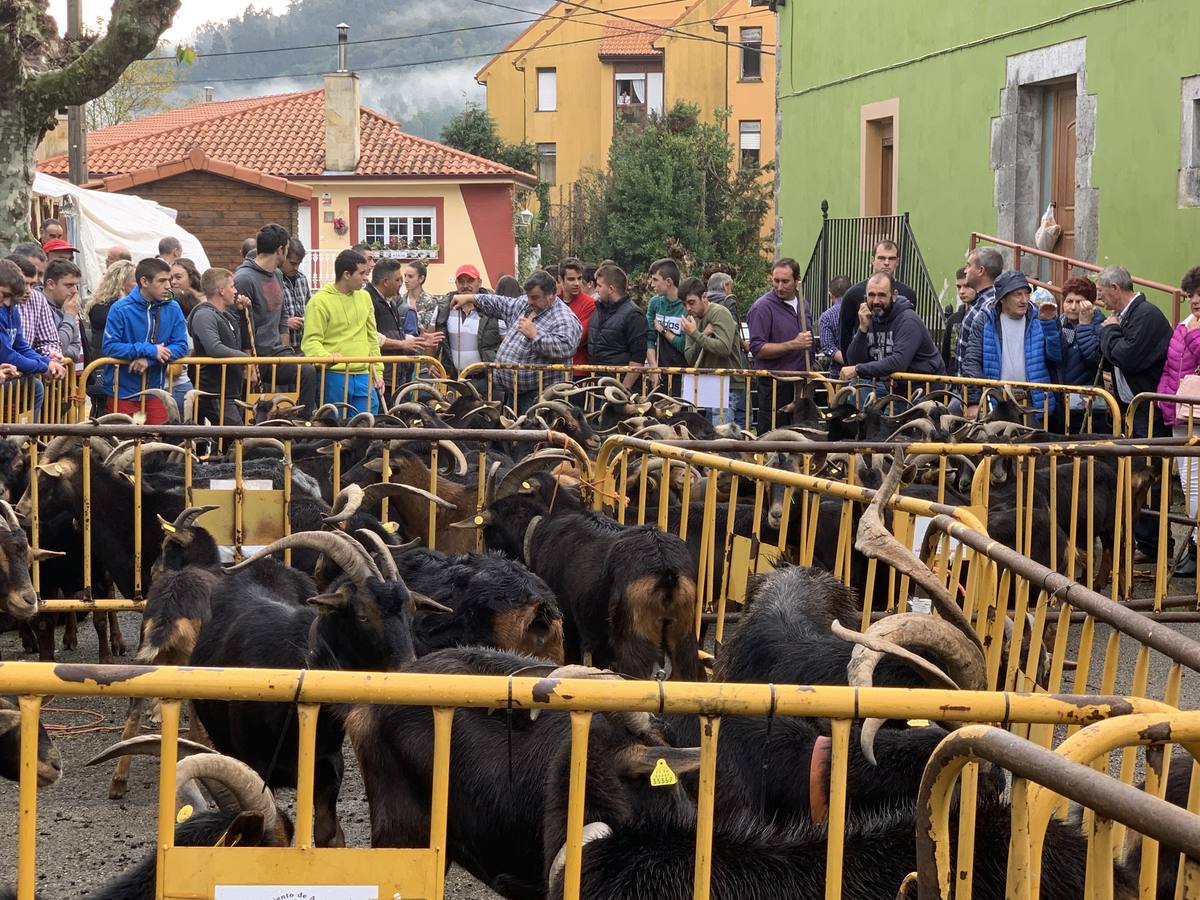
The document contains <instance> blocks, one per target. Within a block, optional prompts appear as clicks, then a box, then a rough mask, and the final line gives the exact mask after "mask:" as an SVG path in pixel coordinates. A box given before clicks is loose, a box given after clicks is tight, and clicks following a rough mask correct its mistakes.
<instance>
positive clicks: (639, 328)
mask: <svg viewBox="0 0 1200 900" xmlns="http://www.w3.org/2000/svg"><path fill="white" fill-rule="evenodd" d="M588 359H589V360H590V361H591V364H592V365H593V366H628V365H632V364H637V365H642V364H644V363H645V362H646V317H645V316H643V315H642V311H641V310H640V309H638V308H637V307H636V306H634V305H633V301H632V300H630V299H629V298H628V297H622V298H621V299H620V300H617V301H616V302H614V303H606V302H604V301H602V300H597V301H596V310H595V312H593V313H592V321H591V327H590V330H589V331H588Z"/></svg>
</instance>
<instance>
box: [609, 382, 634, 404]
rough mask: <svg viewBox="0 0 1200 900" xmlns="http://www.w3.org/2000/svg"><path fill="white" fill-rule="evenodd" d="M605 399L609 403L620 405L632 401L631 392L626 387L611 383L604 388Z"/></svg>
mask: <svg viewBox="0 0 1200 900" xmlns="http://www.w3.org/2000/svg"><path fill="white" fill-rule="evenodd" d="M604 399H605V400H607V401H608V402H609V403H616V404H617V405H618V406H622V405H624V404H626V403H628V402H629V401H630V397H629V392H628V391H627V390H625V389H624V388H618V387H614V386H613V385H611V384H610V385H606V386H605V388H604Z"/></svg>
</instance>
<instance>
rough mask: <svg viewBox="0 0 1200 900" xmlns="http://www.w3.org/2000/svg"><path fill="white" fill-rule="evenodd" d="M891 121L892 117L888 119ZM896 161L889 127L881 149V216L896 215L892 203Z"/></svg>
mask: <svg viewBox="0 0 1200 900" xmlns="http://www.w3.org/2000/svg"><path fill="white" fill-rule="evenodd" d="M888 121H889V122H890V121H891V120H890V119H889V120H888ZM893 165H894V162H893V156H892V135H891V129H890V128H889V129H888V133H887V136H886V137H885V138H884V139H883V146H882V147H880V151H879V214H880V215H881V216H892V215H895V210H894V209H893V206H894V204H893V203H892V178H893V177H894V173H893V171H892V168H893Z"/></svg>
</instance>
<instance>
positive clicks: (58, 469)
mask: <svg viewBox="0 0 1200 900" xmlns="http://www.w3.org/2000/svg"><path fill="white" fill-rule="evenodd" d="M50 471H51V472H53V473H54V474H55V475H61V474H62V471H63V470H62V466H60V465H59V464H58V463H55V464H54V465H52V466H51V467H50Z"/></svg>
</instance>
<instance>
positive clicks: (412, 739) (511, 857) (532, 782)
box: [346, 648, 699, 900]
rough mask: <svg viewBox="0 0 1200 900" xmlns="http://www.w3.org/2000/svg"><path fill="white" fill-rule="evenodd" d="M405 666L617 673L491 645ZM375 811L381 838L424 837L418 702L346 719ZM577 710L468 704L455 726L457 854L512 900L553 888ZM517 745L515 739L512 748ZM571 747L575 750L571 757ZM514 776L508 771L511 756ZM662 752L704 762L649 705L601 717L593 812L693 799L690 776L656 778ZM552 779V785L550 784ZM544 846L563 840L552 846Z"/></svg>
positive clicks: (591, 782)
mask: <svg viewBox="0 0 1200 900" xmlns="http://www.w3.org/2000/svg"><path fill="white" fill-rule="evenodd" d="M403 671H406V672H422V673H430V674H434V673H436V674H459V675H461V674H470V675H514V674H515V675H532V674H536V675H540V676H543V677H544V678H545V681H544V684H545V685H546V687H547V689H548V690H552V689H553V687H554V684H555V683H556V680H557V679H558V678H566V677H615V676H613V675H612V674H611V673H598V672H596V671H595V670H590V669H589V670H584V669H580V668H578V667H567V668H566V669H564V670H554V667H553V666H552V665H547V664H546V663H545V661H544V660H539V659H535V658H533V657H528V656H520V655H517V654H512V653H505V652H501V651H495V650H487V649H483V648H458V649H452V650H439V651H437V652H435V653H431V654H429V655H428V656H424V657H421V658H419V659H417V660H416V661H414V662H412V663H409V664H408V665H406V666H404V668H403ZM346 733H347V735H349V737H350V742H351V745H352V746H353V748H354V754H355V757H356V758H357V760H358V764H359V768H360V769H361V770H362V774H363V783H364V786H365V787H366V792H367V800H368V802H369V804H370V809H371V845H372V846H373V847H417V846H425V845H427V843H428V839H429V827H430V826H429V820H430V796H431V784H432V778H433V734H432V716H431V714H430V711H429V709H427V708H425V707H419V706H382V705H378V706H375V705H372V706H367V705H363V706H356V707H354V708H353V709H352V710H351V711H350V712H349V713H348V715H347V717H346ZM570 743H571V741H570V716H569V714H566V713H562V712H546V711H543V712H541V714H540V715H539V716H538V717H537V718H536V719H534V718H533V717H532V716H531V715H525V714H521V715H511V716H506V715H503V714H502V715H490V714H489V713H488V711H487V710H484V709H457V710H455V713H454V726H453V729H452V731H451V744H450V763H451V769H452V771H453V772H454V777H452V778H451V779H450V797H449V811H448V812H449V815H448V831H447V847H448V857H449V859H450V860H452V861H454V862H457V863H458V864H459V865H461V866H462V867H463V868H465V869H466V870H467V871H468V872H470V873H471V874H472V875H474V876H475V877H476V878H478V879H480V880H481V881H483V882H484V883H485V884H487V885H489V886H490V887H491V888H492V889H493V890H495V891H497V892H498V893H500V894H501V895H502V896H504V897H507V898H513V900H540V898H542V897H543V896H544V892H545V885H546V881H545V878H546V871H547V869H548V867H549V865H550V862H549V860H551V859H552V858H553V856H554V853H556V852H557V850H558V848H559V846H560V845H561V843H562V839H563V836H564V835H565V833H566V826H565V821H566V819H565V810H564V807H563V806H562V804H563V803H565V802H566V791H565V784H566V782H565V781H563V780H562V779H563V774H564V772H565V771H566V767H567V765H568V761H569V754H570ZM506 748H508V749H506ZM564 754H565V755H564ZM506 759H507V760H509V762H510V769H509V771H510V774H509V775H508V776H506V774H505V760H506ZM659 759H665V760H667V762H668V765H670V766H671V768H672V769H673V770H674V771H676V772H677V773H684V772H688V771H692V770H694V769H695V768H696V767H697V766H698V764H699V751H698V749H697V748H674V747H670V746H668V745H667V742H666V740H665V738H664V736H663V734H662V732H661V730H660V729H659V728H658V727H657V726H656V725H655V724H654V723H653V721H652V720H651V718H650V717H649V716H648V715H646V714H643V713H602V714H599V715H596V716H594V717H592V720H591V729H590V737H589V740H588V766H587V788H586V791H587V809H586V812H585V815H586V817H587V818H588V819H589V820H591V819H594V818H603V817H606V816H611V817H613V818H614V819H615V820H616V821H619V822H623V821H626V820H627V819H631V818H632V817H633V816H634V815H636V813H637V811H638V810H639V809H640V808H642V807H643V806H645V805H654V804H666V805H668V806H674V805H677V804H683V805H686V806H690V803H691V801H690V800H689V799H688V798H687V796H686V793H685V792H684V790H683V787H682V785H676V786H674V787H671V788H653V789H651V788H650V786H649V782H648V778H647V776H648V775H649V773H650V772H651V771H652V770H653V768H654V766H655V764H656V763H657V761H658V760H659ZM551 784H552V785H553V786H552V787H550V786H548V785H551ZM545 848H553V849H552V850H551V852H550V854H549V855H548V856H547V855H546V853H545Z"/></svg>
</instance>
